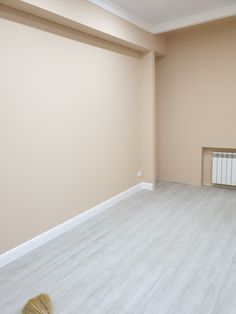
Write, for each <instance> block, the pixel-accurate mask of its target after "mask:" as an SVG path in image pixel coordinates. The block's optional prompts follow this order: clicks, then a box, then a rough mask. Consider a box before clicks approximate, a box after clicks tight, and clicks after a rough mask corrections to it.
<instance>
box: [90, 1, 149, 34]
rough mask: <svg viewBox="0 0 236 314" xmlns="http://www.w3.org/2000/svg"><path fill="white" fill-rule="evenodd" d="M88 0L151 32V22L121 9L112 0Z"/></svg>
mask: <svg viewBox="0 0 236 314" xmlns="http://www.w3.org/2000/svg"><path fill="white" fill-rule="evenodd" d="M88 1H89V2H91V3H93V4H95V5H97V6H99V7H101V8H103V9H104V10H106V11H108V12H110V13H112V14H114V15H116V16H119V17H121V18H122V19H124V20H126V21H128V22H130V23H132V24H134V25H136V26H138V27H140V28H142V29H144V30H145V31H148V32H150V33H152V31H153V26H154V25H152V24H150V23H148V22H146V21H145V20H143V19H141V18H140V17H138V16H136V15H134V14H132V13H130V12H128V11H127V10H125V9H122V8H121V7H119V6H118V5H116V4H114V3H113V2H112V1H109V0H88Z"/></svg>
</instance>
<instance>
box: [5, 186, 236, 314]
mask: <svg viewBox="0 0 236 314" xmlns="http://www.w3.org/2000/svg"><path fill="white" fill-rule="evenodd" d="M41 292H47V293H49V294H50V295H51V297H52V299H53V302H54V305H55V313H56V314H108V313H110V314H118V313H119V314H141V313H145V314H154V313H155V314H156V313H157V314H167V313H168V314H213V313H214V314H235V313H236V191H232V190H224V189H217V188H201V187H196V186H190V185H184V184H177V183H160V184H159V186H158V189H157V190H156V191H154V192H148V191H140V192H138V193H137V194H135V195H133V196H131V197H130V198H128V199H126V200H125V201H122V202H120V203H119V204H118V205H116V206H114V207H112V208H111V209H109V210H107V211H106V212H103V213H102V214H100V215H99V216H97V217H94V218H92V219H91V220H89V221H87V222H85V223H83V224H82V225H80V226H78V227H77V228H75V229H73V230H72V231H70V232H68V233H67V234H65V235H63V236H61V237H59V238H57V239H55V240H53V241H51V242H50V243H48V244H46V245H44V246H42V247H41V248H39V249H37V250H35V251H33V252H32V253H30V254H28V255H27V256H24V257H23V258H21V259H19V260H17V261H15V262H13V263H12V264H10V265H8V266H6V267H5V268H2V269H1V270H0V313H1V314H18V313H20V310H21V307H22V306H23V304H24V302H25V301H26V299H28V298H30V297H33V296H34V295H36V294H38V293H41Z"/></svg>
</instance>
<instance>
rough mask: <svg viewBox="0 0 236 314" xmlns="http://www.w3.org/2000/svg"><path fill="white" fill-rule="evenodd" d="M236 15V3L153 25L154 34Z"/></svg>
mask: <svg viewBox="0 0 236 314" xmlns="http://www.w3.org/2000/svg"><path fill="white" fill-rule="evenodd" d="M234 15H236V5H235V4H234V5H230V6H227V7H223V8H220V9H216V10H211V11H206V12H203V13H199V14H195V15H191V16H187V17H185V18H181V19H178V20H174V21H170V22H167V23H163V24H159V25H156V26H154V27H153V29H152V32H153V33H154V34H161V33H164V32H169V31H173V30H177V29H181V28H185V27H189V26H194V25H197V24H202V23H207V22H211V21H215V20H219V19H222V18H226V17H230V16H234Z"/></svg>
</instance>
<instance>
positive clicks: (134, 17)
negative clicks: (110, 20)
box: [90, 0, 236, 33]
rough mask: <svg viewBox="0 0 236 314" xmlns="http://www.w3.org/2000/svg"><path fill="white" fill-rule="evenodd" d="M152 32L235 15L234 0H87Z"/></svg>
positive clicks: (235, 3)
mask: <svg viewBox="0 0 236 314" xmlns="http://www.w3.org/2000/svg"><path fill="white" fill-rule="evenodd" d="M90 2H93V3H94V4H96V5H99V6H101V7H103V8H104V9H106V10H108V11H110V12H112V13H113V14H116V15H118V16H120V17H122V18H124V19H126V20H128V21H130V22H131V23H133V24H135V25H137V26H140V27H142V28H143V29H145V30H148V31H150V32H152V33H162V32H167V31H171V30H174V29H178V28H183V27H186V26H191V25H196V24H200V23H204V22H208V21H213V20H216V19H220V18H224V17H227V16H233V15H236V0H145V1H141V0H90Z"/></svg>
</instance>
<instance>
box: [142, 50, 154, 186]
mask: <svg viewBox="0 0 236 314" xmlns="http://www.w3.org/2000/svg"><path fill="white" fill-rule="evenodd" d="M141 86H142V94H141V97H142V98H141V110H140V145H141V150H140V158H141V165H142V171H143V180H144V181H145V182H151V183H153V184H155V97H156V94H155V92H156V91H155V54H154V52H152V51H150V52H149V53H147V54H146V55H145V56H144V57H143V59H142V74H141Z"/></svg>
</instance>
